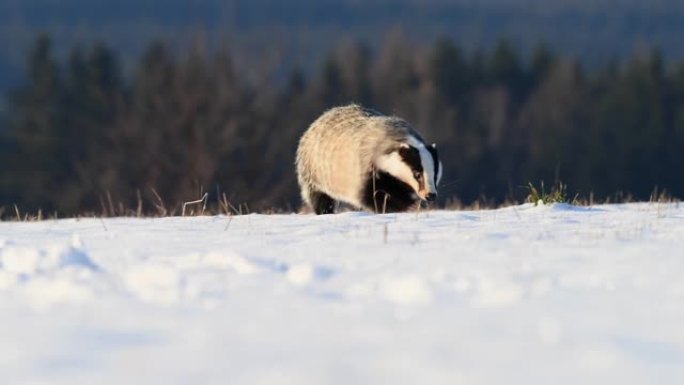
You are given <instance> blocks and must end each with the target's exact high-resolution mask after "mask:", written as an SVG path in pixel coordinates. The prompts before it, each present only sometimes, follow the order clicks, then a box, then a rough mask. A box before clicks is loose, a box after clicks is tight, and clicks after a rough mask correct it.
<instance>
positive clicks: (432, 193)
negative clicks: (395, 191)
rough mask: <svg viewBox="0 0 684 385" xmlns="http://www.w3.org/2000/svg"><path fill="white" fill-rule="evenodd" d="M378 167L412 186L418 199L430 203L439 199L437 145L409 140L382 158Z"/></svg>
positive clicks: (411, 137)
mask: <svg viewBox="0 0 684 385" xmlns="http://www.w3.org/2000/svg"><path fill="white" fill-rule="evenodd" d="M376 167H377V168H378V169H379V170H380V171H384V172H386V173H388V174H390V175H392V176H393V177H395V178H397V179H398V180H400V181H401V182H403V183H406V184H407V185H409V186H411V188H412V189H413V191H414V192H415V194H416V196H417V198H419V199H421V200H424V201H428V202H432V201H434V200H435V199H437V185H438V184H439V181H440V180H441V179H442V163H441V162H440V161H439V157H438V155H437V147H436V146H435V145H434V144H432V145H425V143H423V141H422V140H419V139H418V138H415V137H413V136H409V137H408V138H407V140H406V141H402V142H399V143H398V145H397V146H396V147H395V148H392V149H391V150H390V152H389V153H386V154H384V155H382V156H380V157H379V158H378V159H377V161H376Z"/></svg>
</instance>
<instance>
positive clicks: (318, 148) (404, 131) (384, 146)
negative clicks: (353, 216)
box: [295, 104, 442, 214]
mask: <svg viewBox="0 0 684 385" xmlns="http://www.w3.org/2000/svg"><path fill="white" fill-rule="evenodd" d="M295 164H296V169H297V180H298V182H299V187H300V189H301V195H302V199H303V200H304V202H305V203H306V204H307V205H308V206H309V207H310V208H311V209H312V210H313V211H314V212H315V213H316V214H330V213H334V212H335V210H336V207H337V206H338V205H339V203H346V204H348V205H350V206H352V207H354V208H357V209H362V210H366V211H371V212H376V213H385V212H401V211H407V210H409V209H411V208H415V207H418V206H419V205H420V203H421V201H427V202H432V201H434V200H435V199H436V198H437V185H438V184H439V181H440V179H441V178H442V164H441V162H440V161H439V158H438V156H437V149H436V146H435V145H434V144H432V145H426V143H425V141H424V140H423V138H422V137H421V136H420V134H418V132H417V131H416V130H415V129H414V128H413V127H412V126H411V125H410V124H409V123H408V122H407V121H406V120H404V119H401V118H398V117H395V116H386V115H383V114H381V113H380V112H377V111H375V110H372V109H368V108H364V107H361V106H359V105H356V104H351V105H348V106H343V107H335V108H332V109H330V110H328V111H326V112H325V113H323V115H321V116H320V117H319V118H318V119H316V120H315V121H314V122H313V123H312V124H311V125H310V126H309V128H308V129H307V130H306V131H305V132H304V134H303V135H302V137H301V139H300V141H299V146H298V148H297V155H296V161H295Z"/></svg>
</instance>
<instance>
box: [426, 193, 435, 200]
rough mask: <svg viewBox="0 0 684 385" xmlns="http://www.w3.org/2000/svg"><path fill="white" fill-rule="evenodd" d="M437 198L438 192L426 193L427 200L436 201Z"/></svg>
mask: <svg viewBox="0 0 684 385" xmlns="http://www.w3.org/2000/svg"><path fill="white" fill-rule="evenodd" d="M436 199H437V194H436V193H428V194H427V195H425V200H426V201H428V202H434V201H435V200H436Z"/></svg>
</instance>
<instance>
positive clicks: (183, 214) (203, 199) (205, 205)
mask: <svg viewBox="0 0 684 385" xmlns="http://www.w3.org/2000/svg"><path fill="white" fill-rule="evenodd" d="M208 197H209V194H208V193H204V195H202V198H200V199H197V200H195V201H190V202H184V203H183V210H182V212H181V216H182V217H184V216H185V208H186V207H187V206H189V205H196V204H198V203H203V206H202V211H201V212H200V215H202V214H204V210H205V209H206V208H207V203H206V201H207V198H208Z"/></svg>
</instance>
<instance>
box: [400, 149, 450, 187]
mask: <svg viewBox="0 0 684 385" xmlns="http://www.w3.org/2000/svg"><path fill="white" fill-rule="evenodd" d="M408 144H409V145H410V146H412V147H415V148H416V150H418V153H419V154H420V163H422V165H423V180H424V181H425V187H426V191H425V194H429V193H435V194H436V193H437V186H436V185H435V160H434V159H432V154H430V151H428V149H427V148H426V147H425V143H423V142H421V141H420V140H418V139H417V138H415V137H413V136H409V138H408ZM441 172H442V167H440V168H439V172H438V175H437V179H438V180H439V179H440V178H441Z"/></svg>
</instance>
